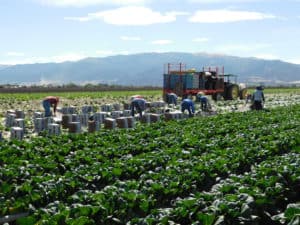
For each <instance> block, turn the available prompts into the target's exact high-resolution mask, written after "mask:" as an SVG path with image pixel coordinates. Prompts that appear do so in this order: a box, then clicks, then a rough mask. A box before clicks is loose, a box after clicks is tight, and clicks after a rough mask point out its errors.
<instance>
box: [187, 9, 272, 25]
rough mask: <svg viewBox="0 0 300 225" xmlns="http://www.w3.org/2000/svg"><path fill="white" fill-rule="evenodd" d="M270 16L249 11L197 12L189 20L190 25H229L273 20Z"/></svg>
mask: <svg viewBox="0 0 300 225" xmlns="http://www.w3.org/2000/svg"><path fill="white" fill-rule="evenodd" d="M274 18H276V17H275V16H273V15H271V14H264V13H260V12H250V11H233V10H227V9H220V10H203V11H201V10H200V11H197V12H196V13H195V14H194V15H193V16H191V17H190V18H189V21H190V22H192V23H230V22H238V21H251V20H252V21H253V20H264V19H274Z"/></svg>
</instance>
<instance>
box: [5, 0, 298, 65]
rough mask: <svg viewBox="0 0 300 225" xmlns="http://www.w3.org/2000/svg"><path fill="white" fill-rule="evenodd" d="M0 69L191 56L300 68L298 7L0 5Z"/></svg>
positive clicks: (48, 1) (139, 2) (153, 2)
mask: <svg viewBox="0 0 300 225" xmlns="http://www.w3.org/2000/svg"><path fill="white" fill-rule="evenodd" d="M0 29H1V33H0V64H23V63H37V62H38V63H43V62H62V61H67V60H71V61H75V60H79V59H82V58H85V57H105V56H110V55H119V54H135V53H142V52H169V51H173V52H174V51H176V52H191V53H199V52H205V53H212V54H226V55H234V56H241V57H257V58H264V59H280V60H283V61H287V62H291V63H298V64H300V0H0Z"/></svg>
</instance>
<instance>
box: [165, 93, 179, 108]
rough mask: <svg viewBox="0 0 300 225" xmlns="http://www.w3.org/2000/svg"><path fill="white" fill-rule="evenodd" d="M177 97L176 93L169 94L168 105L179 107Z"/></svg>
mask: <svg viewBox="0 0 300 225" xmlns="http://www.w3.org/2000/svg"><path fill="white" fill-rule="evenodd" d="M177 98H178V97H177V95H176V94H175V93H168V94H167V103H168V104H174V105H175V106H176V105H177Z"/></svg>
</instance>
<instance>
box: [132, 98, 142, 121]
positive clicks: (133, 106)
mask: <svg viewBox="0 0 300 225" xmlns="http://www.w3.org/2000/svg"><path fill="white" fill-rule="evenodd" d="M134 109H136V110H137V111H138V113H139V114H140V117H141V118H142V112H143V111H142V109H141V107H140V105H139V103H138V102H132V103H131V116H134Z"/></svg>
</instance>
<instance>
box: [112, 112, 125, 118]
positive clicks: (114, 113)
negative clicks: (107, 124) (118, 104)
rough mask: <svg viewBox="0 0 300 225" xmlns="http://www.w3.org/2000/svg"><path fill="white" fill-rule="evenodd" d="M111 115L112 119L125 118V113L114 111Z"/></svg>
mask: <svg viewBox="0 0 300 225" xmlns="http://www.w3.org/2000/svg"><path fill="white" fill-rule="evenodd" d="M110 115H111V117H112V118H114V119H117V118H119V117H121V116H123V111H112V112H111V113H110Z"/></svg>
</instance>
